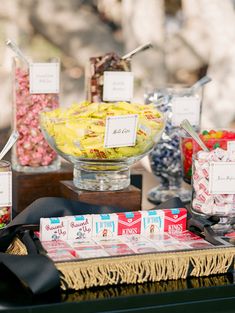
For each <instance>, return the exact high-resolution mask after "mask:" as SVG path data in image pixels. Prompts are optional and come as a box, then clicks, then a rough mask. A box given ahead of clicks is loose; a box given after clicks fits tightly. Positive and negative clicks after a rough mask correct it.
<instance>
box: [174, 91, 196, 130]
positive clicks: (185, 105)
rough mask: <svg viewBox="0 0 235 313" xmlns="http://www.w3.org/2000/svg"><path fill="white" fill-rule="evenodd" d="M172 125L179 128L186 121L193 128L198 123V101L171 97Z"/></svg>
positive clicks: (191, 98) (192, 98)
mask: <svg viewBox="0 0 235 313" xmlns="http://www.w3.org/2000/svg"><path fill="white" fill-rule="evenodd" d="M171 103H172V125H173V126H179V125H180V123H181V122H182V121H183V120H184V119H187V120H189V122H190V124H192V125H193V126H199V123H200V99H199V98H197V97H193V96H191V97H173V98H172V101H171Z"/></svg>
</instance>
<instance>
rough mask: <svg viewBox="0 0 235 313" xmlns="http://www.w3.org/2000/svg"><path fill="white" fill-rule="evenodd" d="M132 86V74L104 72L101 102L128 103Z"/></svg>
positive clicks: (131, 93) (131, 94)
mask: <svg viewBox="0 0 235 313" xmlns="http://www.w3.org/2000/svg"><path fill="white" fill-rule="evenodd" d="M133 86H134V76H133V73H132V72H121V71H120V72H104V86H103V101H130V100H131V99H132V98H133V88H134V87H133Z"/></svg>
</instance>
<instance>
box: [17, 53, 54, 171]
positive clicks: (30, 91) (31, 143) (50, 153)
mask: <svg viewBox="0 0 235 313" xmlns="http://www.w3.org/2000/svg"><path fill="white" fill-rule="evenodd" d="M47 64H48V66H49V69H50V68H51V69H52V70H53V68H55V70H56V72H59V62H58V60H55V61H54V62H50V63H30V64H29V65H27V64H25V63H24V62H22V60H20V59H19V58H14V61H13V73H14V80H13V100H14V104H13V129H15V130H17V131H18V133H19V139H18V142H17V144H16V146H15V148H14V150H13V153H12V167H13V169H15V170H16V171H23V172H47V171H54V170H56V169H58V168H59V167H60V161H59V159H58V156H57V154H56V152H55V151H54V150H53V149H52V148H51V147H50V146H49V145H48V143H47V141H46V140H45V139H44V137H43V135H42V132H41V129H40V125H39V115H40V112H42V111H45V110H52V109H55V108H57V107H58V106H59V90H58V89H57V88H56V89H55V90H57V91H56V92H54V91H52V90H51V89H50V90H45V89H43V88H40V84H41V85H42V84H44V86H45V84H46V86H47V87H46V89H47V88H48V87H49V86H50V79H51V78H50V79H48V77H47V76H48V75H49V76H50V72H49V74H48V75H47V74H45V73H44V72H45V68H46V65H47ZM51 64H52V67H51ZM39 65H41V68H43V67H44V71H41V68H40V69H38V72H37V73H36V74H35V77H33V76H32V75H33V74H32V70H31V68H32V66H34V68H35V67H39ZM36 75H37V76H36ZM38 81H39V85H38Z"/></svg>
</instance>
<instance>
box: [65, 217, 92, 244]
mask: <svg viewBox="0 0 235 313" xmlns="http://www.w3.org/2000/svg"><path fill="white" fill-rule="evenodd" d="M67 220H68V240H73V241H75V240H86V239H89V238H91V236H92V215H90V214H87V215H76V216H67Z"/></svg>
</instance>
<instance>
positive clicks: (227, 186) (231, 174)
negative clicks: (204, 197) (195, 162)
mask: <svg viewBox="0 0 235 313" xmlns="http://www.w3.org/2000/svg"><path fill="white" fill-rule="evenodd" d="M209 193H211V194H228V195H233V194H235V162H210V166H209Z"/></svg>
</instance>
